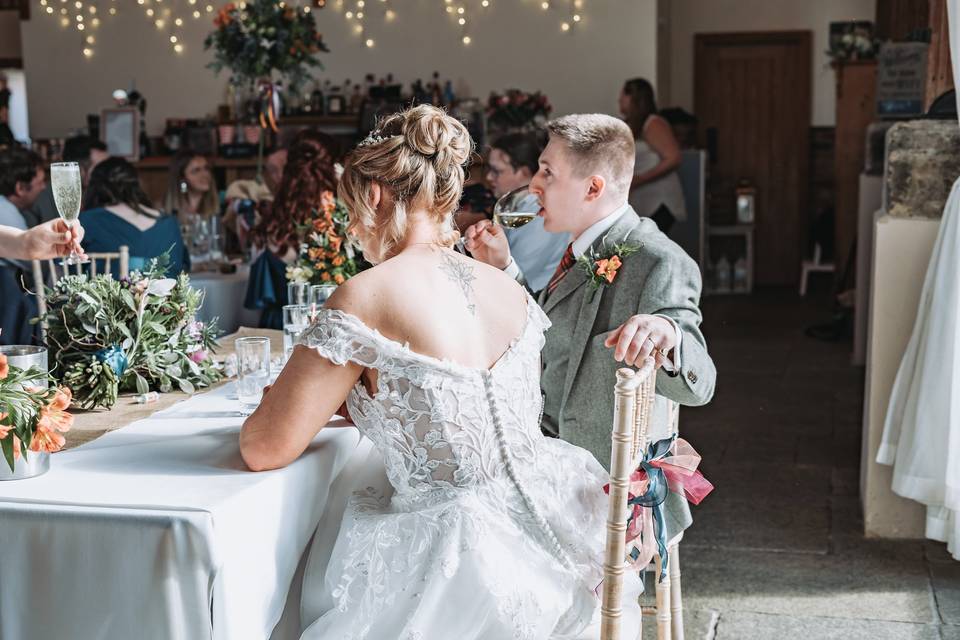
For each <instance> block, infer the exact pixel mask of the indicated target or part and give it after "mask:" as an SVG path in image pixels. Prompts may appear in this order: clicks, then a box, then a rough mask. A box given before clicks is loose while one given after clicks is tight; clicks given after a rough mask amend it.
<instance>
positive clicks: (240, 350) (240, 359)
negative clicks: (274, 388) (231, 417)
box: [236, 337, 270, 415]
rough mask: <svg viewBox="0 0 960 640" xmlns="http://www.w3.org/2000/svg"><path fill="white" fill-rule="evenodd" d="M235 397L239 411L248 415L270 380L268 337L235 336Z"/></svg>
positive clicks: (261, 396) (258, 402)
mask: <svg viewBox="0 0 960 640" xmlns="http://www.w3.org/2000/svg"><path fill="white" fill-rule="evenodd" d="M236 350H237V397H238V399H239V400H240V412H241V413H243V414H244V415H250V414H251V413H253V411H254V409H256V408H257V406H258V405H259V404H260V400H261V399H262V398H263V388H264V387H265V386H267V384H269V382H270V338H261V337H254V338H237V341H236Z"/></svg>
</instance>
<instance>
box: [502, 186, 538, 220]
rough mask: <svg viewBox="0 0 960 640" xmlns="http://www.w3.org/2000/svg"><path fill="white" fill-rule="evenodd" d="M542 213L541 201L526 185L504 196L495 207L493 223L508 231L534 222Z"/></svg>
mask: <svg viewBox="0 0 960 640" xmlns="http://www.w3.org/2000/svg"><path fill="white" fill-rule="evenodd" d="M539 212H540V199H539V198H537V196H535V195H534V194H532V193H530V185H524V186H522V187H520V188H518V189H514V190H513V191H511V192H510V193H508V194H506V195H504V196H503V197H501V198H500V199H499V200H497V204H495V205H493V221H494V222H496V223H497V224H499V225H500V226H503V227H506V228H508V229H516V228H518V227H522V226H523V225H525V224H527V223H528V222H532V221H533V219H534V218H536V217H537V213H539Z"/></svg>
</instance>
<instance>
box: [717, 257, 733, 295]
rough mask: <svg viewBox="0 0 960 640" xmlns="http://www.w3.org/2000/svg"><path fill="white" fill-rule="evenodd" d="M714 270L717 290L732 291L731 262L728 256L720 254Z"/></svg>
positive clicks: (721, 291) (720, 291) (722, 291)
mask: <svg viewBox="0 0 960 640" xmlns="http://www.w3.org/2000/svg"><path fill="white" fill-rule="evenodd" d="M714 270H715V273H716V280H715V281H716V288H717V292H719V293H728V292H729V291H730V262H729V261H728V260H727V256H720V259H719V260H717V264H716V266H715V268H714Z"/></svg>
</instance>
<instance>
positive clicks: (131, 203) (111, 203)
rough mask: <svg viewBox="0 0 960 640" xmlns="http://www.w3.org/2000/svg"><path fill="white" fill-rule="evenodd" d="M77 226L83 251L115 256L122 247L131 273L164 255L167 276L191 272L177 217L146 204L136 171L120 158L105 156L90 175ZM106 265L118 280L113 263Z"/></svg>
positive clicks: (148, 201)
mask: <svg viewBox="0 0 960 640" xmlns="http://www.w3.org/2000/svg"><path fill="white" fill-rule="evenodd" d="M80 224H82V225H83V228H84V230H85V232H86V235H85V237H84V239H83V248H84V250H85V251H86V252H87V253H93V252H110V253H114V252H117V251H119V250H120V247H121V245H126V246H127V247H129V249H130V269H131V270H133V269H141V268H143V267H144V266H145V265H146V263H147V262H148V261H149V260H150V259H151V258H156V257H159V256H161V255H163V254H164V253H168V252H169V256H170V262H169V264H168V266H167V275H168V276H170V277H174V276H176V275H177V274H179V273H180V272H181V271H186V270H189V268H190V264H189V255H188V254H187V250H186V248H185V247H184V245H183V236H181V235H180V225H179V224H178V223H177V219H176V218H175V217H174V216H172V215H167V214H164V213H162V212H160V211H157V210H156V209H153V208H152V207H151V206H150V200H149V198H147V194H145V193H144V192H143V189H142V188H141V187H140V179H139V177H138V176H137V170H136V169H135V168H134V167H133V165H132V164H130V163H129V162H127V161H126V160H124V159H123V158H108V159H107V160H104V161H103V162H101V163H100V164H98V165H97V166H96V168H95V169H94V170H93V171H92V172H91V174H90V184H89V185H88V187H87V194H86V200H85V202H84V211H82V212H81V213H80ZM111 267H112V268H113V271H114V277H117V276H118V275H119V265H118V264H117V263H116V261H114V262H113V263H112V264H111Z"/></svg>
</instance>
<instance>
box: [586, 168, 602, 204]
mask: <svg viewBox="0 0 960 640" xmlns="http://www.w3.org/2000/svg"><path fill="white" fill-rule="evenodd" d="M606 188H607V181H606V179H605V178H604V177H603V176H600V175H593V176H590V177H589V178H587V195H586V198H585V200H586V201H587V202H596V201H597V200H599V199H600V197H601V196H602V195H603V192H604V191H605V190H606Z"/></svg>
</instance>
